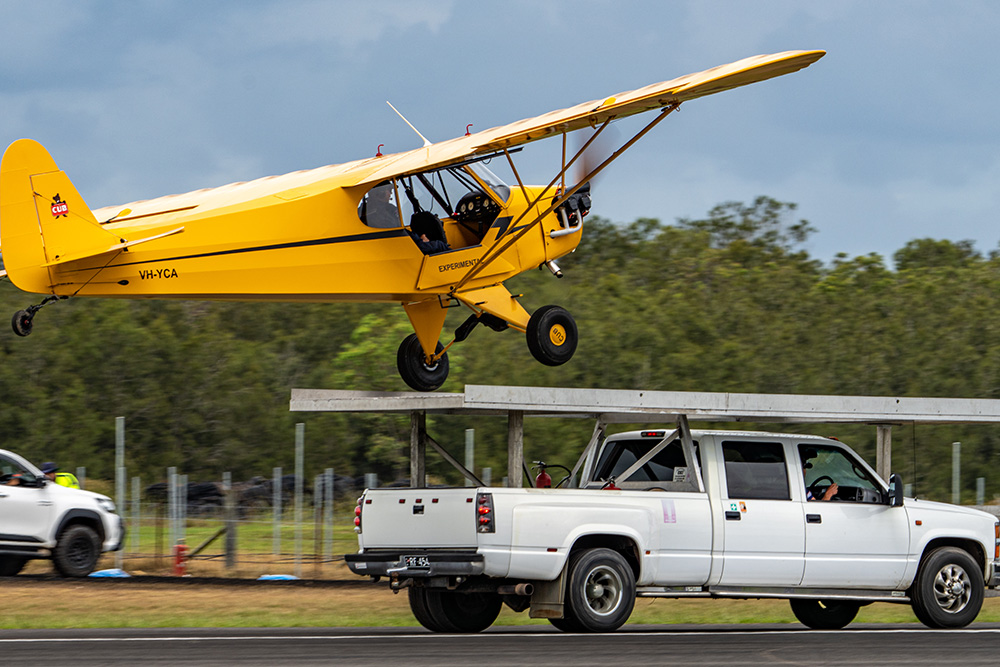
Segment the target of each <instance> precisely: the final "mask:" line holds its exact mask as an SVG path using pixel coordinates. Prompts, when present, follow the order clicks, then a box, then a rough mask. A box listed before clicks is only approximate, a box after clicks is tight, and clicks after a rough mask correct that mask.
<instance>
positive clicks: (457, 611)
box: [411, 589, 503, 632]
mask: <svg viewBox="0 0 1000 667" xmlns="http://www.w3.org/2000/svg"><path fill="white" fill-rule="evenodd" d="M424 600H425V602H426V607H427V611H428V612H429V613H430V617H431V619H432V620H433V621H434V623H435V624H436V625H437V626H439V627H441V628H442V629H441V630H436V632H482V631H483V630H485V629H486V628H488V627H490V626H491V625H493V621H495V620H497V616H499V615H500V607H501V606H503V601H502V600H501V599H500V596H499V595H497V594H496V593H456V592H455V591H442V590H436V589H429V590H428V589H424ZM411 608H412V607H411ZM417 620H420V619H419V618H418V619H417ZM424 627H427V626H426V625H425V626H424ZM431 629H433V628H431Z"/></svg>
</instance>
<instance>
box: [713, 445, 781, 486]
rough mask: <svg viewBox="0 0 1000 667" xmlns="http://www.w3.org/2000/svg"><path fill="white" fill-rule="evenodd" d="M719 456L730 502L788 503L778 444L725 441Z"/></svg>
mask: <svg viewBox="0 0 1000 667" xmlns="http://www.w3.org/2000/svg"><path fill="white" fill-rule="evenodd" d="M722 456H723V459H724V460H725V463H726V484H727V488H728V490H729V497H730V498H746V499H752V500H791V495H789V492H788V467H787V466H786V465H785V451H784V448H783V447H782V446H781V443H779V442H737V441H726V442H723V443H722Z"/></svg>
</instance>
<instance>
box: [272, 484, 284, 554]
mask: <svg viewBox="0 0 1000 667" xmlns="http://www.w3.org/2000/svg"><path fill="white" fill-rule="evenodd" d="M281 477H282V475H281V468H274V469H273V470H272V471H271V478H272V479H273V480H274V481H272V482H271V492H272V494H273V499H272V500H271V507H272V508H274V517H273V519H274V530H273V534H272V535H271V553H273V554H274V555H275V556H277V555H278V554H280V553H281V503H282V501H283V500H284V496H285V489H284V485H283V484H282V479H281Z"/></svg>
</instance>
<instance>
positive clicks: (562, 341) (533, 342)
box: [526, 306, 579, 366]
mask: <svg viewBox="0 0 1000 667" xmlns="http://www.w3.org/2000/svg"><path fill="white" fill-rule="evenodd" d="M526 334H527V337H528V350H529V351H531V356H533V357H534V358H535V359H537V360H538V361H540V362H541V363H543V364H545V365H546V366H559V365H562V364H565V363H566V362H567V361H569V360H570V359H572V358H573V353H574V352H576V344H577V342H578V340H579V336H578V335H577V329H576V321H575V320H574V319H573V316H572V315H570V314H569V311H567V310H566V309H565V308H560V307H559V306H542V307H541V308H539V309H538V310H536V311H535V312H534V313H532V315H531V318H530V319H529V320H528V329H527V331H526Z"/></svg>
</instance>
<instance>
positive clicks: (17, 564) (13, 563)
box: [0, 556, 28, 577]
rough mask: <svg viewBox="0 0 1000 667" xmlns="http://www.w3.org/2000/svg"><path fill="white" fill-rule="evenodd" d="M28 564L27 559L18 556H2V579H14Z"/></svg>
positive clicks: (0, 560)
mask: <svg viewBox="0 0 1000 667" xmlns="http://www.w3.org/2000/svg"><path fill="white" fill-rule="evenodd" d="M27 562H28V559H26V558H18V557H17V556H0V577H13V576H14V575H15V574H17V573H18V572H20V571H21V568H23V567H24V564H25V563H27Z"/></svg>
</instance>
